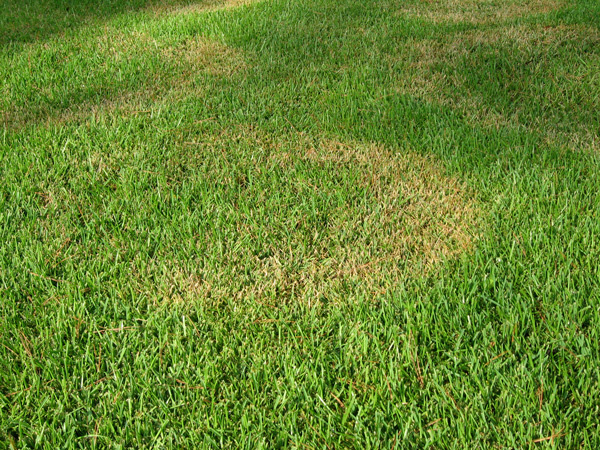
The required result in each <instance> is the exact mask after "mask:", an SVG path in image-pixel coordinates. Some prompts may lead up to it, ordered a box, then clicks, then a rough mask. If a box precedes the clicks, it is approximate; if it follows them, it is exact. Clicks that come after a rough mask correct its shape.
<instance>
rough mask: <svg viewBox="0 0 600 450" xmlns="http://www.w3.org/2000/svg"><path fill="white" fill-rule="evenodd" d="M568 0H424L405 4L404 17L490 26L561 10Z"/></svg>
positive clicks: (400, 12)
mask: <svg viewBox="0 0 600 450" xmlns="http://www.w3.org/2000/svg"><path fill="white" fill-rule="evenodd" d="M564 5H565V1H564V0H421V1H416V2H412V3H408V4H407V3H405V2H403V6H402V8H401V9H400V10H399V11H398V14H400V15H406V16H408V17H418V18H421V19H425V20H428V21H431V22H434V23H443V22H451V23H461V22H466V23H472V24H488V23H498V22H503V21H507V20H512V19H516V18H519V17H523V16H526V15H532V14H545V13H549V12H552V11H555V10H558V9H560V8H561V7H563V6H564Z"/></svg>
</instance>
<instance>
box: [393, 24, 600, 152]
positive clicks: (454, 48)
mask: <svg viewBox="0 0 600 450" xmlns="http://www.w3.org/2000/svg"><path fill="white" fill-rule="evenodd" d="M583 42H588V43H590V42H591V43H593V44H594V45H600V32H599V31H598V30H597V29H596V28H594V27H587V26H581V25H576V26H569V25H560V26H554V27H544V26H531V25H510V26H507V27H499V28H493V29H488V30H475V31H467V32H463V33H457V34H455V35H452V36H450V38H449V39H447V40H443V41H441V40H416V39H415V40H409V41H407V42H406V43H405V44H404V46H403V47H402V49H401V50H399V51H398V52H396V53H395V54H394V55H393V56H391V57H390V59H389V61H390V65H391V66H393V67H399V68H401V70H394V71H393V72H395V73H397V74H398V75H397V77H396V80H395V83H396V87H395V88H396V90H397V92H399V93H402V94H409V95H413V96H415V97H417V98H421V99H424V100H426V101H428V102H431V103H436V104H441V105H443V106H448V107H451V108H453V109H455V110H457V111H458V112H460V113H461V114H463V115H464V116H465V117H466V118H467V120H468V121H469V122H471V123H472V124H473V125H477V126H483V127H489V128H495V129H500V128H515V129H516V128H520V129H525V130H529V131H534V132H537V133H540V132H541V133H542V134H543V135H544V139H545V140H546V141H547V142H548V143H561V142H562V143H567V144H568V145H572V146H573V147H577V146H584V147H587V146H590V145H591V142H590V140H593V139H594V136H595V134H596V133H597V130H591V129H588V128H587V127H586V125H585V124H583V123H579V122H577V121H573V123H572V124H571V125H570V129H569V130H557V129H555V128H554V127H553V126H552V125H551V122H552V120H553V117H551V116H543V115H541V114H538V115H536V117H527V116H526V115H524V114H523V111H522V110H521V108H519V107H518V106H517V105H518V103H515V106H514V108H510V109H500V108H499V107H497V105H496V104H495V103H494V101H493V99H490V98H488V97H489V95H487V92H485V90H483V89H479V88H478V86H476V85H475V84H474V81H473V79H469V78H468V77H469V75H470V73H469V70H466V69H468V68H469V67H470V66H472V69H470V70H474V71H477V70H479V69H478V64H479V60H480V59H482V56H484V55H486V54H489V55H490V57H494V55H496V54H497V52H500V51H504V50H506V49H510V52H511V54H513V55H515V57H516V58H518V57H521V56H522V57H523V58H524V57H525V56H524V55H531V54H536V53H538V54H548V53H551V52H552V50H553V48H556V47H559V46H561V45H565V44H567V45H579V44H580V43H583ZM574 43H577V44H574ZM588 59H589V61H588V63H587V64H586V65H585V66H581V67H579V68H578V66H577V62H576V61H574V62H573V64H569V65H565V68H564V69H560V70H556V69H555V68H552V69H548V68H546V67H545V66H543V65H541V66H538V67H531V68H530V69H529V70H531V71H532V73H530V74H527V75H526V76H527V77H529V78H530V79H531V80H532V81H531V82H528V81H527V80H517V81H519V82H522V83H523V86H524V88H525V89H527V87H528V86H529V88H530V89H531V92H529V91H524V92H523V93H522V96H525V97H531V98H532V101H534V102H535V103H537V104H548V108H546V110H547V111H548V112H549V113H552V112H556V110H557V108H556V105H555V103H556V98H557V97H558V95H557V92H556V90H562V91H564V92H563V94H564V96H565V98H567V99H569V98H572V97H573V96H574V95H575V94H578V93H579V94H582V95H583V93H585V91H586V90H587V88H586V83H593V82H594V81H593V79H592V78H593V77H594V76H595V75H594V71H593V70H590V67H600V58H599V57H598V56H593V55H592V56H588ZM521 67H522V65H521ZM515 76H519V75H518V74H515ZM523 76H525V75H523ZM540 80H547V81H546V86H548V88H547V89H543V90H540V91H539V92H538V91H533V89H534V88H533V87H531V86H533V85H534V83H536V82H539V81H540ZM505 81H506V82H509V81H511V80H509V79H507V80H505ZM546 97H547V98H546ZM517 101H518V99H517ZM550 106H552V107H550ZM563 106H564V105H563ZM575 106H577V105H575Z"/></svg>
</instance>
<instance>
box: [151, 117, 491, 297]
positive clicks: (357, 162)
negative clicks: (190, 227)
mask: <svg viewBox="0 0 600 450" xmlns="http://www.w3.org/2000/svg"><path fill="white" fill-rule="evenodd" d="M211 139H212V138H210V137H207V139H206V141H205V142H204V143H205V145H206V147H205V148H204V149H203V150H202V151H200V150H199V153H202V155H204V156H203V157H204V158H205V157H206V153H210V154H214V155H219V154H222V151H219V150H222V149H223V148H228V146H230V145H231V143H225V144H224V145H223V141H224V140H225V141H233V142H235V145H234V147H235V148H246V147H247V146H251V147H252V148H255V149H257V152H256V157H255V158H252V161H253V162H252V163H251V165H250V166H249V167H248V170H249V171H251V172H252V173H254V175H253V176H254V177H256V178H260V177H261V176H266V174H268V173H272V172H273V171H280V172H281V173H285V174H288V175H286V176H288V178H289V186H287V187H284V186H281V187H280V188H281V189H288V190H292V191H293V192H295V194H294V195H297V196H298V198H302V197H310V196H315V197H319V196H324V197H335V196H336V195H342V196H344V195H347V201H346V202H345V203H344V204H342V205H336V206H332V207H331V209H330V210H328V212H327V226H323V227H317V228H311V227H310V226H307V225H306V223H307V222H310V219H309V217H304V216H299V215H298V214H297V213H296V212H293V211H292V210H287V209H286V207H282V208H281V209H279V208H275V209H273V210H272V211H271V212H270V213H269V214H270V216H269V217H270V220H269V221H268V223H267V224H265V222H263V221H261V220H259V219H254V217H253V216H252V215H250V216H248V215H241V216H239V215H238V216H236V217H232V219H231V220H232V222H231V223H230V225H229V228H230V230H229V232H230V233H229V232H228V233H227V234H231V235H232V236H235V238H232V239H233V240H232V241H230V242H229V247H230V248H231V249H230V250H229V251H228V252H227V253H226V254H224V255H222V256H221V257H220V258H219V260H213V261H210V262H208V263H207V262H206V260H205V261H204V263H203V264H197V265H195V266H196V267H203V269H201V270H194V269H191V270H190V269H189V268H188V269H182V267H183V265H178V264H176V263H172V264H171V265H170V267H169V268H166V269H164V270H163V271H162V272H161V275H160V276H158V277H157V278H158V279H161V280H163V282H162V285H161V286H162V287H160V288H159V289H158V292H156V291H155V295H156V296H157V297H158V298H162V299H167V300H169V301H181V300H192V299H202V300H203V301H208V300H209V299H213V300H214V299H219V298H221V299H223V298H228V299H237V300H240V301H242V300H248V299H254V300H257V301H259V302H262V303H265V304H277V303H278V302H282V301H283V302H285V301H288V300H302V301H308V302H314V301H318V299H319V298H327V299H329V300H333V301H344V300H346V299H347V298H348V297H349V296H350V297H353V296H356V295H367V296H374V295H378V294H383V293H385V292H387V291H389V290H393V289H394V288H395V286H397V284H398V283H399V282H401V281H402V280H406V279H407V278H410V277H416V276H423V275H425V274H427V273H429V272H431V271H432V270H434V269H435V268H436V267H438V264H439V263H440V262H441V261H444V260H447V259H453V258H456V257H458V256H459V255H460V254H462V253H465V252H469V251H470V250H471V249H472V248H473V246H474V245H475V242H476V240H477V235H478V230H479V227H480V225H481V224H480V210H479V207H478V202H477V199H476V196H475V194H474V193H473V192H472V191H470V190H469V189H468V188H467V187H466V186H465V185H464V184H463V183H462V182H461V181H460V180H458V179H457V178H454V177H451V176H448V175H447V174H446V173H445V171H444V169H443V168H442V167H441V166H440V164H439V163H438V161H436V160H435V159H434V158H432V157H424V156H419V155H417V154H414V153H403V152H400V151H398V150H393V149H390V148H386V147H384V146H382V145H379V144H375V143H361V142H339V141H337V140H332V139H320V140H317V141H315V140H313V139H311V138H309V137H308V136H305V135H302V134H294V135H293V136H287V137H284V138H281V137H273V136H266V135H265V134H264V133H260V132H256V131H253V130H251V129H247V128H246V129H243V128H239V129H230V130H228V131H227V132H226V133H223V134H221V135H220V136H219V137H218V138H217V139H216V140H211ZM209 149H211V151H209ZM229 151H231V149H230V150H229ZM216 165H217V164H215V166H216ZM298 165H300V166H302V167H309V168H314V169H315V170H317V171H319V172H322V171H325V173H328V174H340V173H343V174H346V175H347V176H348V177H354V181H353V182H352V183H351V184H349V185H345V184H344V183H343V182H330V181H324V180H321V179H312V180H308V179H306V178H305V177H304V176H301V177H297V178H296V177H294V175H293V173H294V172H295V169H294V168H295V167H298ZM311 170H312V169H311ZM226 172H228V171H226ZM233 172H234V170H233V169H232V170H231V173H232V175H231V177H228V178H227V179H225V178H224V177H223V172H219V173H216V172H215V174H214V178H215V180H214V182H215V183H221V185H222V186H223V187H227V186H229V185H234V184H236V183H238V184H239V182H240V181H239V180H236V176H235V175H233ZM204 176H206V177H208V178H212V176H211V175H209V174H205V175H204ZM326 178H329V176H328V177H326ZM331 178H332V179H333V178H335V177H331ZM273 194H274V192H273V191H269V192H265V191H264V190H261V191H260V192H245V193H244V194H243V196H247V197H250V198H256V199H257V203H258V204H259V205H262V204H268V197H270V196H272V195H273ZM280 194H281V195H285V193H283V192H280ZM261 196H266V197H265V198H262V197H261ZM244 201H246V200H245V198H244V197H242V198H240V202H244ZM257 207H258V208H260V207H259V206H257ZM292 209H293V208H292ZM255 213H256V214H257V216H260V211H258V210H256V211H255ZM232 215H233V213H232ZM307 227H308V228H307ZM281 229H286V230H288V231H287V236H288V237H287V238H286V239H285V240H283V239H281V240H279V239H273V238H272V237H274V236H278V235H279V234H280V233H281V231H280V230H281ZM270 237H271V238H270ZM199 239H200V240H201V241H202V242H210V241H212V239H213V238H212V237H211V236H202V237H199ZM259 241H264V242H265V244H264V248H263V249H262V250H261V253H264V255H257V254H256V251H253V250H252V249H249V248H248V246H251V244H250V243H253V242H259ZM269 242H270V243H269ZM284 242H286V243H284ZM265 255H266V256H265ZM193 266H194V265H192V267H193ZM188 267H189V266H188ZM169 280H171V281H169Z"/></svg>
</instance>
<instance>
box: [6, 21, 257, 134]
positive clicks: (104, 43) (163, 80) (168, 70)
mask: <svg viewBox="0 0 600 450" xmlns="http://www.w3.org/2000/svg"><path fill="white" fill-rule="evenodd" d="M36 51H37V50H36V49H35V48H32V49H30V50H29V52H30V53H31V56H33V55H34V54H35V52H36ZM78 51H79V52H80V54H79V55H76V56H73V55H72V54H70V52H71V51H70V50H68V51H65V52H64V56H63V59H62V61H61V62H64V63H65V65H62V64H58V65H56V66H55V67H54V68H53V70H54V74H53V76H54V77H55V78H57V79H59V80H61V82H57V83H53V84H49V85H46V86H44V87H43V88H42V89H40V90H38V92H39V93H40V94H41V96H42V98H43V101H41V102H38V105H37V107H36V108H31V107H29V105H25V106H19V105H17V104H13V105H10V106H9V107H8V108H5V109H3V110H2V111H0V112H1V118H2V121H3V122H4V123H5V124H6V125H7V126H8V127H10V128H12V129H19V128H21V127H23V126H25V125H28V124H31V123H43V124H44V125H46V126H53V125H64V124H66V123H70V122H74V121H81V120H85V119H87V118H90V117H96V116H106V115H119V116H123V115H131V114H138V113H146V112H148V110H149V109H150V108H151V107H152V106H153V105H154V106H156V104H157V102H159V103H164V102H174V101H177V100H181V99H183V98H185V97H187V96H190V95H194V96H197V95H200V94H201V92H202V90H203V83H202V76H209V77H232V76H235V75H238V74H240V73H242V72H244V71H245V70H246V69H247V67H248V66H247V61H246V59H245V56H244V55H243V54H242V53H241V52H240V51H239V50H237V49H234V48H232V47H229V46H227V45H225V44H222V43H220V42H217V41H214V40H210V39H207V38H203V37H194V38H190V39H187V40H185V41H182V42H178V43H176V44H165V43H164V42H158V41H157V40H156V39H154V38H153V37H152V36H151V35H149V34H147V33H143V32H133V33H125V32H122V31H120V30H117V29H114V28H108V27H107V28H106V29H105V30H104V33H103V34H101V35H99V36H96V37H94V38H93V39H90V40H89V41H87V42H86V44H85V45H84V46H81V47H80V48H78ZM26 58H28V59H31V57H30V56H27V55H26ZM73 58H77V59H81V60H82V61H83V62H84V63H86V64H88V65H89V71H87V72H85V73H76V74H73V73H69V72H68V70H69V69H68V66H67V64H68V63H69V60H70V59H73ZM140 64H143V65H147V66H148V67H147V68H146V70H142V71H140V72H137V73H131V74H128V73H125V74H124V75H123V72H125V71H124V70H123V68H124V67H127V70H128V71H131V67H132V66H134V67H135V66H137V65H140ZM148 74H152V77H148ZM32 76H33V77H34V76H35V74H32ZM136 78H141V79H140V80H139V81H138V82H136ZM33 79H34V81H33V83H35V78H33ZM96 84H97V85H98V89H97V91H98V94H97V95H91V96H89V97H90V98H85V96H84V97H83V98H82V99H81V100H80V101H78V100H77V99H76V97H77V95H73V91H74V90H75V92H76V91H77V89H79V86H82V87H84V88H87V87H91V89H90V90H91V91H93V90H94V85H96ZM100 86H102V87H100ZM86 95H87V94H86ZM57 98H63V99H64V101H69V100H71V101H70V104H69V105H67V106H56V105H55V101H54V100H53V99H57ZM48 99H50V101H48Z"/></svg>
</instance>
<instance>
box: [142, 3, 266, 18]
mask: <svg viewBox="0 0 600 450" xmlns="http://www.w3.org/2000/svg"><path fill="white" fill-rule="evenodd" d="M258 1H261V0H204V1H199V2H192V3H190V4H188V5H185V6H172V5H160V4H154V5H152V6H151V7H150V8H149V9H148V10H147V11H148V12H150V13H152V14H156V15H164V14H170V15H183V14H198V13H206V12H214V11H223V10H228V9H233V8H240V7H242V6H247V5H251V4H254V3H257V2H258Z"/></svg>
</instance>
